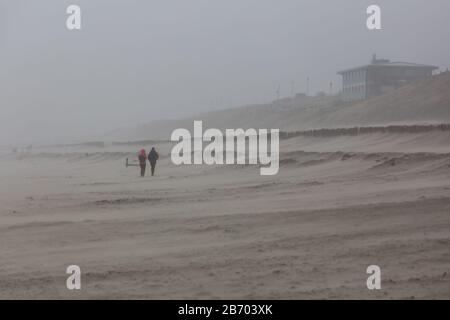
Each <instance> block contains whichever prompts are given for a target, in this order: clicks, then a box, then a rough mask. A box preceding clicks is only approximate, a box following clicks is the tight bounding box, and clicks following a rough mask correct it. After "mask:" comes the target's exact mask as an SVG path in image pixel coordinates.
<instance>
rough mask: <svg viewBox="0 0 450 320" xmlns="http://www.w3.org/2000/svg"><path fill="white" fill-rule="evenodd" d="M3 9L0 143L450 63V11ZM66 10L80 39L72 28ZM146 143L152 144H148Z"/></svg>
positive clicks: (234, 4)
mask: <svg viewBox="0 0 450 320" xmlns="http://www.w3.org/2000/svg"><path fill="white" fill-rule="evenodd" d="M376 3H377V4H378V5H380V6H381V7H382V10H383V11H382V21H383V29H382V30H380V31H369V30H367V28H366V26H365V20H366V18H367V15H366V13H365V9H366V8H367V6H368V5H370V4H372V1H355V0H352V1H346V2H345V3H339V4H336V3H334V2H331V1H329V4H326V5H324V4H323V3H321V4H316V3H315V1H293V0H292V1H291V0H285V1H283V2H282V3H280V2H279V1H278V2H277V1H255V0H247V1H239V2H238V1H227V2H226V3H225V2H221V3H211V2H210V1H205V0H198V1H189V2H188V3H187V2H186V1H176V4H174V3H166V2H161V1H152V2H148V3H142V2H139V1H127V2H126V3H125V2H124V1H96V2H95V3H92V2H89V1H85V0H79V1H60V2H58V3H55V2H51V1H39V2H29V1H6V0H1V1H0V52H1V53H0V56H1V58H2V62H1V65H2V67H3V68H2V69H3V72H1V73H0V84H1V87H2V89H1V90H0V105H1V109H2V117H1V120H0V128H1V137H2V139H0V144H1V145H10V144H16V143H19V144H20V143H36V142H40V143H43V142H48V143H52V142H62V141H73V140H80V139H87V138H88V137H89V136H94V135H98V134H102V133H106V132H108V131H112V130H115V129H117V128H120V127H125V126H135V125H139V124H144V123H148V122H151V121H154V120H161V119H178V118H183V117H188V116H192V115H194V114H197V113H200V112H205V111H214V110H220V109H227V108H231V107H238V106H243V105H250V104H262V103H269V102H271V101H273V100H275V99H276V97H277V90H278V88H280V92H279V96H280V97H281V98H282V97H287V96H292V95H293V94H296V93H304V92H306V90H307V89H306V78H308V77H309V78H310V89H309V90H310V93H311V95H315V94H316V93H318V92H320V91H323V92H327V93H328V92H329V84H330V82H332V83H333V88H334V91H333V92H334V93H337V92H338V91H339V90H340V89H341V78H340V76H338V75H337V72H338V71H339V70H341V69H346V68H350V67H354V66H359V65H364V64H368V63H369V62H370V59H371V57H372V54H377V56H378V57H380V58H386V59H391V60H392V61H407V62H413V63H424V64H433V65H436V66H438V67H440V68H441V70H443V69H446V68H448V67H449V66H450V45H449V43H448V42H446V41H444V39H447V38H448V35H449V31H448V30H449V28H448V26H447V23H448V18H449V13H448V12H449V9H450V3H449V2H448V1H443V0H437V1H433V2H432V3H423V2H422V1H418V0H416V1H405V0H403V1H396V2H395V3H391V2H389V1H386V0H383V1H376ZM69 4H77V5H79V6H80V7H81V8H82V30H80V31H76V32H70V31H68V30H67V29H66V28H65V19H66V18H67V15H66V13H65V9H66V7H67V6H68V5H69ZM143 138H144V139H147V138H151V137H143Z"/></svg>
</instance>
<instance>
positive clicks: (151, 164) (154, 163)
mask: <svg viewBox="0 0 450 320" xmlns="http://www.w3.org/2000/svg"><path fill="white" fill-rule="evenodd" d="M150 166H151V167H152V176H153V175H155V167H156V161H155V162H150Z"/></svg>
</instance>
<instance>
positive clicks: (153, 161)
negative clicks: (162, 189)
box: [148, 148, 159, 176]
mask: <svg viewBox="0 0 450 320" xmlns="http://www.w3.org/2000/svg"><path fill="white" fill-rule="evenodd" d="M158 159H159V154H158V152H156V150H155V148H152V150H151V151H150V153H149V154H148V161H150V166H151V167H152V176H153V175H155V167H156V161H157V160H158Z"/></svg>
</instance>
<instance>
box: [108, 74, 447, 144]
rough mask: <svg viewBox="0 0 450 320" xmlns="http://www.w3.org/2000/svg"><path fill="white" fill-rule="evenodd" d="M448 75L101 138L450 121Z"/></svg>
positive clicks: (122, 131) (126, 130) (152, 125)
mask: <svg viewBox="0 0 450 320" xmlns="http://www.w3.org/2000/svg"><path fill="white" fill-rule="evenodd" d="M449 88H450V73H449V72H447V73H443V74H440V75H436V76H434V77H433V78H430V79H427V80H424V81H421V82H418V83H413V84H410V85H407V86H405V87H402V88H400V89H398V90H394V91H392V92H390V93H388V94H385V95H383V96H380V97H376V98H373V99H370V100H367V101H363V102H359V103H349V104H348V103H347V104H346V103H342V102H340V101H339V97H337V96H331V97H327V96H323V97H306V96H296V97H292V98H285V99H282V100H279V101H275V102H273V103H270V104H263V105H253V106H247V107H241V108H234V109H228V110H222V111H216V112H209V113H204V114H199V115H197V116H195V117H192V118H189V119H182V120H171V121H157V122H156V121H155V122H150V123H148V124H145V125H142V126H139V127H136V128H124V129H120V130H117V131H114V132H110V133H108V134H106V135H104V136H102V137H101V138H102V139H103V140H109V141H111V140H121V141H129V140H142V139H149V138H151V139H163V140H168V139H169V138H170V134H171V132H172V131H173V130H174V129H176V128H188V129H190V128H192V125H193V121H194V120H203V122H204V125H205V127H209V128H219V129H224V128H278V129H280V130H281V131H288V132H292V131H299V130H310V129H321V128H343V127H356V126H359V127H361V126H364V127H368V126H381V127H383V126H388V125H412V124H423V125H429V124H448V123H450V90H449Z"/></svg>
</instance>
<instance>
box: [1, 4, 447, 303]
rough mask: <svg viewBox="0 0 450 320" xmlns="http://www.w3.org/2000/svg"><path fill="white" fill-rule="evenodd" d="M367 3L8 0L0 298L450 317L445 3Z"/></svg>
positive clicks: (4, 16)
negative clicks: (378, 307)
mask: <svg viewBox="0 0 450 320" xmlns="http://www.w3.org/2000/svg"><path fill="white" fill-rule="evenodd" d="M72 2H76V3H77V4H78V5H79V6H80V7H81V9H82V28H81V30H76V31H69V30H67V28H66V25H65V19H66V18H67V14H66V8H67V6H69V5H70V4H72ZM370 4H372V3H371V2H369V1H356V0H351V1H344V2H342V3H339V4H337V3H335V2H334V1H321V2H320V3H318V2H317V1H310V0H307V1H294V0H283V1H274V0H272V1H271V0H262V1H261V0H258V1H256V0H243V1H237V0H236V1H214V2H212V1H206V0H192V1H191V0H189V1H171V2H163V1H149V2H143V1H137V0H132V1H126V3H125V1H112V0H111V1H100V0H97V1H87V0H78V1H65V0H64V1H58V2H57V3H56V2H55V1H8V0H0V65H1V66H2V70H3V71H2V72H0V110H1V118H0V258H1V261H2V263H1V264H0V299H158V300H159V299H289V300H290V299H293V300H296V299H449V298H450V275H449V270H450V251H449V249H448V248H449V247H450V214H449V212H450V90H449V89H450V72H448V70H447V68H448V67H449V66H450V44H449V43H448V41H444V39H448V38H449V36H450V33H449V30H450V29H449V27H448V18H449V12H450V2H448V1H443V0H433V1H428V2H424V1H419V0H410V1H406V0H398V1H395V2H393V1H387V0H380V1H378V4H379V5H380V7H381V8H382V19H383V20H382V21H383V28H382V29H381V30H376V31H369V30H368V29H367V27H366V19H367V14H366V8H367V7H368V6H369V5H370ZM374 54H376V56H374ZM388 59H389V60H388ZM423 70H425V71H426V72H423ZM427 70H429V72H428V71H427ZM446 70H447V71H446ZM340 71H343V73H342V74H343V75H342V76H341V75H339V74H338V72H340ZM344 74H345V76H344ZM355 79H357V80H355ZM380 79H381V80H380ZM330 84H331V85H330ZM371 94H372V95H371ZM358 95H361V97H359V96H358ZM194 121H202V123H203V126H204V130H207V129H211V128H212V129H217V130H219V131H221V132H225V130H226V129H238V128H242V129H244V130H247V129H251V128H254V129H255V130H261V129H267V130H269V132H270V130H271V129H279V131H280V133H279V170H277V173H276V174H274V175H267V176H264V175H261V174H260V169H261V167H263V165H262V164H261V163H258V164H228V165H227V164H223V165H222V164H215V165H207V164H204V163H203V164H197V165H175V164H174V161H173V151H172V150H173V147H174V145H176V143H177V141H170V140H171V134H172V133H173V132H174V130H176V129H179V128H184V129H186V130H188V131H189V132H193V127H194ZM259 138H260V137H259ZM231 141H234V138H233V139H232V140H231ZM244 141H245V140H244ZM215 142H216V141H215ZM277 142H278V140H277ZM204 144H206V142H204ZM152 148H155V150H156V151H157V153H158V156H159V158H158V159H157V162H156V171H155V175H154V176H151V174H150V172H149V171H150V166H151V160H149V161H147V160H148V159H146V158H147V155H148V154H149V152H150V150H151V149H152ZM223 148H224V150H215V151H218V152H222V151H223V152H224V154H225V155H226V156H228V154H229V153H231V154H232V157H233V159H234V157H235V156H236V157H238V156H239V152H238V151H236V152H235V151H234V150H233V151H232V152H228V153H227V150H225V146H223ZM141 149H143V151H144V152H143V157H144V162H145V163H146V166H147V167H146V168H147V169H146V170H147V171H146V174H145V176H144V177H141V176H140V168H139V164H140V162H141V163H142V160H141V159H139V152H140V150H141ZM271 150H273V149H272V148H271ZM187 153H188V154H189V155H191V150H189V152H187ZM216 153H217V152H215V155H216ZM141 155H142V154H141ZM192 155H193V156H194V151H192ZM70 265H77V266H79V267H80V268H81V272H82V274H81V290H68V288H67V286H66V280H67V277H68V274H67V273H66V268H67V267H68V266H70ZM373 265H375V266H379V267H380V268H381V276H382V278H381V289H376V290H369V288H368V285H367V278H368V276H369V275H368V274H367V272H366V270H367V267H368V266H373Z"/></svg>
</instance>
